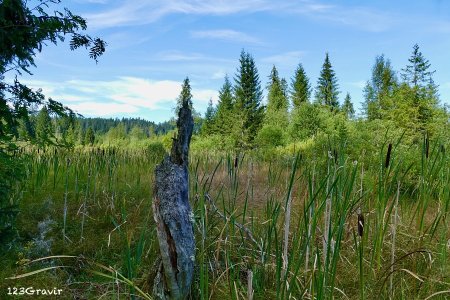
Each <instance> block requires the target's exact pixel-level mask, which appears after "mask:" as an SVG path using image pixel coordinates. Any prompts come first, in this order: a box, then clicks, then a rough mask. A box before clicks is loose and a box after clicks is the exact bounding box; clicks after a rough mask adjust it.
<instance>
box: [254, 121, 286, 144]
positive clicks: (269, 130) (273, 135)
mask: <svg viewBox="0 0 450 300" xmlns="http://www.w3.org/2000/svg"><path fill="white" fill-rule="evenodd" d="M257 143H258V145H259V146H261V147H276V146H283V145H284V144H285V137H284V131H283V129H282V128H281V127H280V126H274V125H264V126H263V128H261V130H260V131H259V133H258V138H257Z"/></svg>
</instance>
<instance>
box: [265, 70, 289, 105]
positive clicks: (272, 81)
mask: <svg viewBox="0 0 450 300" xmlns="http://www.w3.org/2000/svg"><path fill="white" fill-rule="evenodd" d="M267 89H268V90H269V94H268V96H267V99H268V101H267V112H269V111H270V112H274V111H280V110H283V111H287V109H288V106H289V103H288V99H287V87H286V85H285V81H284V80H283V79H280V77H279V76H278V70H277V68H276V67H275V66H273V67H272V71H271V72H270V75H269V84H268V87H267Z"/></svg>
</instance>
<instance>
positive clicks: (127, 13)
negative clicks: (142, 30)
mask: <svg viewBox="0 0 450 300" xmlns="http://www.w3.org/2000/svg"><path fill="white" fill-rule="evenodd" d="M275 7H277V5H276V4H273V3H271V2H270V1H268V0H235V1H227V0H214V1H213V0H171V1H167V0H155V1H148V0H125V1H123V3H122V4H121V5H119V6H117V7H115V8H113V9H110V10H107V11H103V12H99V13H95V14H88V15H86V18H87V20H88V24H89V25H90V26H92V27H97V28H105V27H115V26H123V25H143V24H149V23H153V22H155V21H157V20H158V19H160V18H162V17H164V16H165V15H168V14H173V13H182V14H196V15H206V14H208V15H210V14H213V15H227V14H232V13H238V12H242V11H253V12H254V11H263V10H269V9H273V8H275Z"/></svg>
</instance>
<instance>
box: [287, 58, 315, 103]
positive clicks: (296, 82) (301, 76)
mask: <svg viewBox="0 0 450 300" xmlns="http://www.w3.org/2000/svg"><path fill="white" fill-rule="evenodd" d="M310 97H311V85H310V83H309V78H308V77H307V76H306V73H305V70H304V69H303V66H302V64H299V65H298V67H297V69H296V70H295V74H294V78H292V82H291V98H292V104H293V106H294V109H295V108H298V107H299V106H300V104H301V103H305V102H309V100H310Z"/></svg>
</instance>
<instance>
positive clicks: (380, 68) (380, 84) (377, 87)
mask: <svg viewBox="0 0 450 300" xmlns="http://www.w3.org/2000/svg"><path fill="white" fill-rule="evenodd" d="M397 86H398V83H397V78H396V75H395V72H394V70H393V69H392V66H391V62H390V60H389V59H386V58H385V57H384V55H380V56H377V57H376V58H375V64H374V66H373V68H372V78H371V79H370V80H369V81H368V82H367V84H366V86H365V88H364V99H365V101H364V111H365V115H366V116H367V119H368V120H375V119H381V118H383V115H384V114H385V113H386V112H387V111H388V110H390V109H392V108H393V106H394V103H393V100H392V96H393V94H394V91H395V89H396V87H397Z"/></svg>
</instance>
